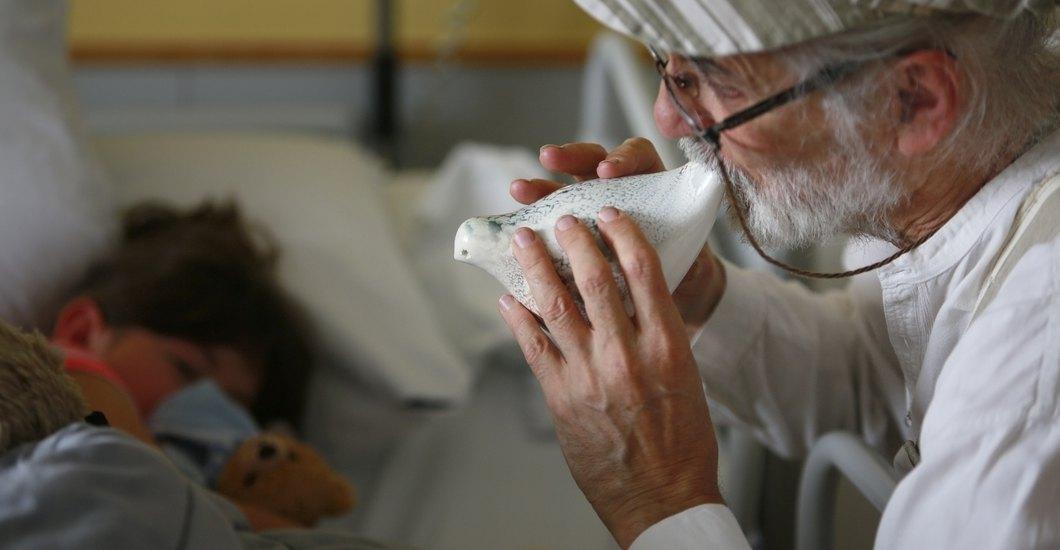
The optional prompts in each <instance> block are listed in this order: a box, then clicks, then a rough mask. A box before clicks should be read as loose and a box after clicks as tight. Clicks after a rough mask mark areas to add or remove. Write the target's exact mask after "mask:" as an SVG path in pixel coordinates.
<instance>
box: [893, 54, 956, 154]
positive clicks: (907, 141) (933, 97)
mask: <svg viewBox="0 0 1060 550" xmlns="http://www.w3.org/2000/svg"><path fill="white" fill-rule="evenodd" d="M894 71H895V72H894V74H895V75H896V76H897V86H895V91H896V93H897V98H896V111H897V112H896V113H895V116H896V117H897V118H898V126H897V128H898V131H897V136H896V138H897V143H896V145H897V148H898V151H899V152H900V153H901V154H903V155H905V156H910V157H911V156H916V155H920V154H923V153H926V152H928V151H930V150H931V149H933V148H934V147H935V146H937V145H938V144H939V143H940V142H942V140H944V139H945V138H946V136H948V135H949V133H950V132H951V131H952V130H953V126H954V124H956V122H957V116H958V114H959V111H960V107H961V103H962V100H963V90H964V87H963V86H964V81H963V79H962V78H961V73H960V71H959V70H958V68H957V60H956V59H954V57H953V56H952V55H950V54H949V53H947V52H945V51H943V50H919V51H916V52H914V53H911V54H909V55H907V56H905V57H903V58H902V59H901V60H900V61H898V63H897V64H896V65H895V68H894Z"/></svg>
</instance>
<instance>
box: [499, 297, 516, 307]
mask: <svg viewBox="0 0 1060 550" xmlns="http://www.w3.org/2000/svg"><path fill="white" fill-rule="evenodd" d="M500 302H501V307H502V308H504V311H511V309H512V306H514V305H515V297H514V296H512V295H511V294H505V295H504V296H501V299H500Z"/></svg>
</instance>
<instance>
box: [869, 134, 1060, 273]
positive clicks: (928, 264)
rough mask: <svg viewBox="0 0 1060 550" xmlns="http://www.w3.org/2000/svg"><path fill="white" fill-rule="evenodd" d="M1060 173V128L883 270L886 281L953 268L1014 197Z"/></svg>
mask: <svg viewBox="0 0 1060 550" xmlns="http://www.w3.org/2000/svg"><path fill="white" fill-rule="evenodd" d="M1057 172H1060V131H1055V132H1053V133H1052V134H1049V135H1048V136H1047V137H1045V138H1044V139H1042V140H1041V141H1040V142H1039V143H1038V144H1037V145H1035V146H1034V147H1032V148H1031V149H1030V150H1029V151H1027V152H1026V153H1024V154H1023V155H1021V156H1020V157H1019V158H1017V159H1016V160H1015V161H1014V162H1013V163H1012V164H1010V165H1009V166H1008V167H1007V168H1005V169H1004V170H1002V171H1001V173H999V174H998V175H997V176H995V177H994V179H992V180H990V181H989V182H987V183H986V185H984V186H983V188H982V189H980V190H979V192H977V193H976V194H975V195H974V196H973V197H972V198H971V199H969V200H968V202H967V203H965V205H964V206H962V207H961V209H960V210H958V211H957V214H955V215H954V216H953V217H952V218H950V219H949V221H947V222H946V223H945V224H944V225H943V226H942V227H941V228H940V229H939V230H938V231H937V232H936V233H935V235H933V236H932V237H931V238H930V239H928V240H927V241H926V242H925V243H924V244H922V245H920V246H919V247H917V248H916V249H914V250H912V251H910V252H909V253H908V254H906V255H904V256H902V257H900V258H898V259H897V260H895V261H894V262H892V263H891V264H889V265H886V266H883V267H881V268H880V270H879V276H880V279H881V281H882V280H885V279H893V280H899V279H900V280H902V281H906V282H919V281H924V280H927V279H930V278H932V277H935V276H937V275H939V274H940V273H942V272H944V271H946V270H948V269H950V268H952V267H953V266H954V265H956V263H957V262H958V261H960V259H961V258H963V257H965V256H966V255H967V254H968V253H969V251H970V250H971V249H972V247H973V246H974V245H975V243H977V242H978V241H979V240H980V239H982V237H983V235H984V233H986V231H987V230H988V229H990V228H991V227H992V226H993V225H994V224H997V223H1002V222H1003V221H1004V220H1001V219H999V217H1001V216H1002V213H1003V212H1004V211H1006V206H1008V205H1010V204H1011V203H1012V202H1013V201H1019V200H1022V198H1023V197H1024V196H1025V195H1026V194H1027V193H1028V192H1029V191H1030V189H1031V188H1032V187H1034V185H1036V184H1037V183H1038V182H1040V181H1042V180H1044V179H1046V178H1047V177H1049V176H1052V175H1054V174H1056V173H1057Z"/></svg>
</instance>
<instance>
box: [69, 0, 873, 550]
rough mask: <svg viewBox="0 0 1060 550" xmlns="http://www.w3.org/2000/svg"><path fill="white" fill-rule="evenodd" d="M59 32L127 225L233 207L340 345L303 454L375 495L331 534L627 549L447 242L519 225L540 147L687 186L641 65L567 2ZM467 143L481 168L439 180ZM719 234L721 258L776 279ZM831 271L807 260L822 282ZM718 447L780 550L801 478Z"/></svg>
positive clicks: (762, 542) (115, 9)
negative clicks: (661, 130)
mask: <svg viewBox="0 0 1060 550" xmlns="http://www.w3.org/2000/svg"><path fill="white" fill-rule="evenodd" d="M68 21H69V30H68V35H67V43H68V48H69V59H70V61H71V76H72V84H73V95H74V96H75V99H76V101H77V103H78V104H79V105H78V107H79V109H80V113H81V118H82V120H83V123H84V125H85V127H86V129H87V130H88V135H89V137H90V139H91V141H92V143H93V145H94V146H95V148H96V150H97V152H98V153H99V155H100V157H101V160H102V161H103V164H104V165H105V167H106V168H107V169H108V171H109V173H110V176H111V183H112V184H113V185H114V189H115V190H116V195H117V196H116V197H115V202H116V204H118V205H121V204H128V203H131V202H133V201H135V200H140V199H143V198H165V199H167V200H173V201H176V202H179V203H183V204H192V203H194V202H195V201H197V200H200V199H201V198H202V197H203V196H215V195H218V194H220V195H222V196H235V197H236V198H237V199H238V200H239V201H240V202H241V203H242V204H244V205H245V206H246V207H247V208H246V210H247V212H248V214H249V215H250V216H251V217H252V218H257V219H262V220H267V221H268V222H269V225H270V226H271V228H273V229H274V231H275V232H276V233H277V235H278V237H279V241H280V243H281V245H284V253H285V256H284V259H285V263H284V264H283V265H282V266H281V272H283V274H284V282H285V283H287V284H289V286H290V287H291V288H292V289H293V290H294V294H295V295H296V296H297V297H298V298H299V299H300V300H302V301H303V302H305V303H306V305H307V306H308V308H309V310H310V312H311V314H312V316H313V317H314V318H315V321H316V322H317V323H318V325H320V326H321V327H322V328H323V329H326V330H323V332H324V333H325V336H326V337H327V338H325V339H328V338H330V340H328V341H327V342H324V343H323V344H322V349H323V355H325V361H324V362H323V363H324V364H322V365H320V367H319V370H318V373H317V375H316V378H315V382H314V383H313V385H312V387H311V390H310V404H309V409H308V411H307V417H306V426H304V427H303V428H304V435H305V437H306V438H307V439H308V440H309V442H310V443H311V444H313V445H314V446H316V447H318V448H320V449H321V450H322V451H323V452H324V454H325V455H326V456H327V457H328V459H329V460H330V461H331V462H332V463H333V464H335V465H336V466H337V468H338V469H340V470H341V471H342V472H343V473H345V474H346V475H348V476H349V477H350V478H352V479H353V481H354V482H355V484H356V485H357V487H358V490H359V493H360V496H361V504H360V505H359V506H358V508H357V509H356V510H355V512H354V514H353V515H351V516H350V517H348V518H342V519H341V520H339V521H337V522H336V523H335V524H334V525H335V526H336V527H343V528H349V529H352V530H354V531H357V532H359V533H364V534H366V535H369V536H372V537H375V538H378V539H380V540H387V541H392V542H398V543H402V544H411V545H415V546H418V547H424V548H442V549H446V548H453V549H457V548H527V549H529V548H579V549H581V548H596V549H600V550H603V549H611V548H614V547H615V545H614V542H613V541H612V540H611V537H610V535H609V534H608V533H607V532H606V530H605V529H604V528H603V526H602V525H601V524H600V523H599V521H598V520H597V518H596V516H595V514H594V513H593V511H592V509H591V508H590V507H589V506H588V504H587V503H586V502H585V501H584V498H583V497H582V496H581V494H580V492H578V490H577V487H576V486H575V485H574V483H573V482H572V480H571V479H570V476H569V473H568V471H567V470H566V466H565V463H564V461H563V457H562V455H561V453H560V452H559V449H558V446H557V445H556V444H555V441H554V439H553V436H552V433H551V422H550V419H549V416H548V412H547V410H546V409H545V408H544V405H543V403H542V402H541V399H540V394H539V391H538V389H537V386H536V382H535V381H534V380H533V379H532V377H530V376H529V374H528V370H527V369H526V367H525V364H524V363H523V361H522V358H521V356H519V354H518V352H517V350H516V349H515V347H514V343H513V342H512V341H511V340H510V337H509V336H508V334H507V332H506V329H505V327H503V326H502V325H501V323H500V320H499V318H498V317H497V316H496V314H495V311H494V304H495V299H496V296H498V295H499V293H500V289H499V287H496V286H491V285H495V283H494V282H493V281H492V280H491V279H489V277H488V276H484V275H483V274H481V273H479V272H477V271H475V270H474V269H471V268H467V267H466V266H456V265H455V263H454V262H453V261H452V259H451V243H452V237H451V236H452V231H453V230H455V227H456V226H457V224H459V222H460V220H462V219H464V218H466V217H467V216H469V215H479V214H484V213H488V212H491V211H493V212H500V211H505V210H511V209H513V208H514V207H515V206H516V205H514V204H513V203H512V202H511V199H510V198H508V197H507V193H506V189H507V182H508V181H510V180H511V179H512V178H514V177H523V176H533V175H536V156H537V155H536V151H537V149H538V147H540V146H541V145H543V144H546V143H556V144H561V143H566V142H570V141H576V140H579V139H588V140H592V141H598V142H600V143H603V144H604V145H605V146H613V145H616V144H617V143H619V142H620V141H621V140H622V139H624V138H626V137H630V136H634V135H639V136H645V137H648V138H649V139H652V140H653V141H654V142H655V143H656V146H657V147H658V148H659V149H660V152H661V153H662V155H663V158H664V160H665V161H666V162H667V165H668V166H671V167H674V166H676V165H677V164H679V163H681V162H683V159H682V158H681V156H680V154H679V153H678V152H677V150H676V148H675V147H674V146H673V144H672V143H668V142H665V141H664V140H662V139H661V138H660V136H658V134H657V133H656V132H655V130H654V126H653V124H652V122H651V102H652V100H653V99H654V93H655V90H656V89H657V86H658V79H657V76H656V75H655V72H654V70H653V69H652V67H651V65H650V63H648V61H647V56H646V55H644V52H643V49H642V48H641V47H639V46H637V45H635V44H631V43H629V42H627V41H625V40H624V39H621V38H618V37H615V36H613V35H612V36H610V37H608V38H605V39H603V41H602V42H601V41H598V39H599V36H600V33H601V31H602V30H603V29H602V27H601V26H599V25H598V24H597V23H596V22H595V21H593V20H592V19H590V18H589V17H588V16H587V15H585V14H584V13H583V12H582V11H581V10H580V9H579V8H578V7H577V6H576V5H575V4H574V2H573V1H572V0H531V1H523V2H512V1H505V0H401V1H388V0H376V1H372V0H307V1H299V2H295V1H291V0H181V1H150V2H145V1H143V0H70V6H69V20H68ZM306 138H308V139H306ZM465 142H477V143H480V144H488V145H486V146H482V147H478V148H476V147H471V148H464V149H460V148H457V149H458V150H457V153H455V154H453V155H452V156H450V153H451V152H452V151H453V149H454V147H456V146H457V145H458V144H461V143H465ZM542 175H544V174H542ZM377 193H378V195H379V197H376V194H377ZM384 218H385V219H384ZM725 225H726V224H724V223H719V224H718V226H719V228H718V230H717V231H716V233H715V246H716V247H717V248H716V250H721V251H722V252H723V254H725V255H726V256H728V257H729V259H730V260H732V261H734V262H736V263H739V264H744V265H750V266H756V267H759V268H763V269H765V268H766V267H765V266H764V265H763V264H762V262H760V261H758V259H757V257H756V256H754V254H753V253H751V252H750V251H749V249H747V248H746V247H744V246H742V245H741V244H740V243H738V242H737V240H736V239H734V238H733V236H732V234H731V232H730V231H728V230H727V228H726V227H724V226H725ZM390 249H393V250H390ZM394 250H397V251H398V252H400V253H395V252H394ZM837 250H838V247H832V248H827V247H826V248H824V249H822V250H817V251H814V253H813V254H805V255H803V257H802V261H804V262H806V265H811V266H812V267H816V268H818V269H828V268H830V267H832V266H835V265H837V263H838V260H837V253H836V251H837ZM285 270H286V271H285ZM428 310H431V311H428ZM434 315H437V317H434ZM358 316H360V317H358ZM351 319H360V320H361V321H356V322H355V321H351ZM410 319H415V320H416V321H415V322H412V323H411V324H412V325H417V326H410V321H409V320H410ZM362 321H363V322H362ZM358 323H360V324H358ZM410 331H411V332H416V331H419V332H417V334H418V336H417V337H416V338H406V339H405V340H402V338H401V336H402V335H403V333H406V332H410ZM366 349H367V350H370V352H371V353H368V354H367V355H369V356H370V357H369V359H371V361H368V360H365V355H366V354H365V350H366ZM395 350H396V351H395ZM410 365H411V366H410ZM723 438H724V441H723V442H722V444H723V456H722V462H723V464H722V469H723V473H722V475H723V477H724V479H723V483H724V484H725V490H726V492H727V499H728V502H729V504H730V506H731V507H732V508H733V509H734V512H735V513H736V515H737V517H738V518H739V519H740V522H741V525H742V526H743V527H744V529H745V532H746V534H747V535H748V537H749V539H750V540H751V541H752V543H753V545H754V546H755V547H756V548H780V549H783V548H792V547H793V546H794V542H793V538H794V535H793V533H794V529H795V526H794V525H795V507H796V504H795V501H796V492H797V485H798V479H799V471H800V464H798V463H795V462H790V461H784V460H781V459H779V458H776V457H774V456H772V455H770V454H769V453H768V452H767V451H765V450H764V449H763V448H761V447H760V446H758V445H757V444H756V443H754V442H753V441H752V440H751V439H750V437H749V436H747V435H746V434H741V433H739V432H738V431H735V430H726V431H725V433H724V434H723ZM839 498H840V506H839V509H840V511H841V515H840V516H839V518H838V520H837V521H836V533H837V536H838V538H837V546H838V547H840V548H868V547H870V546H871V541H872V537H873V534H874V531H875V528H874V526H875V521H876V520H877V519H878V514H877V513H876V512H875V511H874V510H873V509H872V507H871V506H869V505H868V504H867V503H866V502H865V501H864V500H863V499H861V498H860V497H859V496H856V495H855V494H854V492H853V491H852V490H851V489H850V488H849V487H848V486H847V485H845V484H843V485H840V489H839Z"/></svg>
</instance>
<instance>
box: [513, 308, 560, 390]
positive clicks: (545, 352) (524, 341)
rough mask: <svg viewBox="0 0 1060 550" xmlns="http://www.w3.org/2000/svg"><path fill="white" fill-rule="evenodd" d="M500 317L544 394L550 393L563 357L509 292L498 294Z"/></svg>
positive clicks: (528, 312) (533, 318)
mask: <svg viewBox="0 0 1060 550" xmlns="http://www.w3.org/2000/svg"><path fill="white" fill-rule="evenodd" d="M499 309H500V312H501V317H502V318H503V319H504V322H505V324H507V325H508V329H509V330H511V331H512V336H515V341H516V342H518V343H519V349H521V350H522V352H523V357H525V358H526V362H527V364H529V365H530V370H532V371H534V376H536V377H537V379H538V381H539V382H540V383H541V387H542V389H544V390H545V393H546V395H548V394H551V389H550V386H551V384H552V380H553V379H554V378H555V377H556V376H557V375H558V374H559V370H560V368H561V366H562V363H563V356H562V355H561V354H560V352H559V350H558V349H556V346H555V344H553V343H552V341H551V340H549V339H548V336H547V335H546V334H545V333H544V332H543V331H542V330H541V327H540V326H539V325H538V324H537V318H536V317H534V315H533V314H532V313H530V311H529V310H528V309H526V308H525V307H523V305H522V304H520V303H519V302H518V301H517V300H516V299H515V298H514V297H512V296H511V295H510V294H505V295H504V296H501V299H500V308H499Z"/></svg>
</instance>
